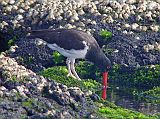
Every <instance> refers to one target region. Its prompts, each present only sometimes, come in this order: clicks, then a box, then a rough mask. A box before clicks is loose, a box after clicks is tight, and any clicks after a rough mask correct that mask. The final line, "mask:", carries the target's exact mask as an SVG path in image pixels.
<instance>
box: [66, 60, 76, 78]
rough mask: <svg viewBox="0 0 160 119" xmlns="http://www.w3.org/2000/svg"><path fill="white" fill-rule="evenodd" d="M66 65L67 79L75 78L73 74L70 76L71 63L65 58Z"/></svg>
mask: <svg viewBox="0 0 160 119" xmlns="http://www.w3.org/2000/svg"><path fill="white" fill-rule="evenodd" d="M66 64H67V68H68V74H67V77H69V76H70V77H73V78H76V77H75V76H74V75H73V74H72V71H71V61H70V59H69V58H67V60H66Z"/></svg>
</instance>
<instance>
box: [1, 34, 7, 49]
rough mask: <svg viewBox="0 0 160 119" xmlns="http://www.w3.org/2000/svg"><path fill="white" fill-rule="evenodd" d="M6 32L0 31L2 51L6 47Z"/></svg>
mask: <svg viewBox="0 0 160 119" xmlns="http://www.w3.org/2000/svg"><path fill="white" fill-rule="evenodd" d="M5 36H6V34H5V33H2V32H1V31H0V52H4V51H6V50H7V49H8V41H7V39H5Z"/></svg>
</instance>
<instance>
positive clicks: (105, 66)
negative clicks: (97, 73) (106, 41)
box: [98, 55, 112, 72]
mask: <svg viewBox="0 0 160 119" xmlns="http://www.w3.org/2000/svg"><path fill="white" fill-rule="evenodd" d="M98 67H99V68H100V70H101V71H102V72H107V71H109V70H110V69H111V67H112V64H111V61H110V60H109V58H108V57H106V56H105V55H104V56H102V58H101V59H100V62H99V63H98Z"/></svg>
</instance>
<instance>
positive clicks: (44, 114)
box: [0, 55, 95, 119]
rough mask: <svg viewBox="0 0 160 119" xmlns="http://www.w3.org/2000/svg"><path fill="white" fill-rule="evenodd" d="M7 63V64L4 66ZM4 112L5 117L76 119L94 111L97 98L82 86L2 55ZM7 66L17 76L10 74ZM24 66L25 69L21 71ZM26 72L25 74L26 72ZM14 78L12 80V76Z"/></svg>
mask: <svg viewBox="0 0 160 119" xmlns="http://www.w3.org/2000/svg"><path fill="white" fill-rule="evenodd" d="M2 66H3V67H2ZM0 67H1V70H0V71H1V85H0V100H1V102H0V110H1V112H0V115H2V118H6V119H9V118H15V119H16V118H22V117H26V118H30V119H35V118H59V119H61V118H66V119H69V118H71V119H72V118H73V119H74V118H75V117H79V118H80V117H81V116H82V117H83V116H86V115H89V114H90V113H92V112H94V110H95V105H94V103H93V101H92V100H91V99H90V98H89V97H88V98H87V97H86V96H85V95H84V93H83V92H82V91H81V89H80V88H78V87H69V88H68V87H67V86H65V85H63V84H59V83H56V82H55V81H51V80H49V79H46V78H43V77H42V76H38V75H36V74H35V73H34V72H32V71H31V70H28V69H26V68H24V67H23V66H20V65H18V64H17V63H16V61H15V60H14V59H12V58H9V57H6V56H4V55H0ZM6 67H7V69H10V72H13V73H14V74H15V75H17V76H18V74H21V75H20V76H19V77H16V79H14V75H13V74H12V73H11V74H10V73H6ZM20 67H23V68H21V69H23V70H25V72H22V71H23V70H20V71H19V70H18V69H20ZM23 74H24V75H23ZM11 78H12V79H11Z"/></svg>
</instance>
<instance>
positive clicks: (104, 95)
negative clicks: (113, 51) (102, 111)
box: [102, 71, 108, 100]
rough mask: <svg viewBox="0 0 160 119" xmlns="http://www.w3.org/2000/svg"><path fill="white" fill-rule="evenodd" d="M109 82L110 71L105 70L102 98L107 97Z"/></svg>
mask: <svg viewBox="0 0 160 119" xmlns="http://www.w3.org/2000/svg"><path fill="white" fill-rule="evenodd" d="M107 82H108V72H107V71H105V72H103V81H102V83H103V84H102V85H103V89H102V99H104V100H105V99H106V98H107V94H106V93H107Z"/></svg>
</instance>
